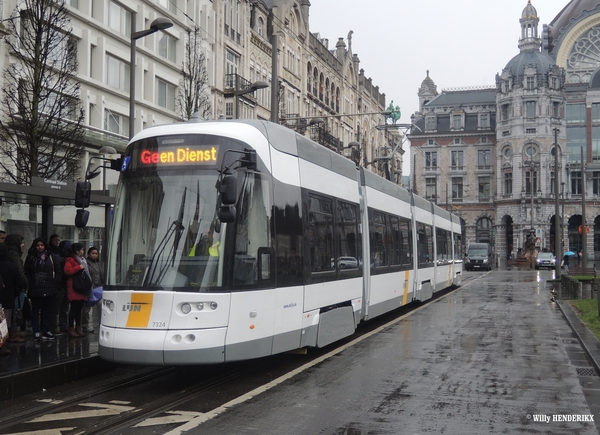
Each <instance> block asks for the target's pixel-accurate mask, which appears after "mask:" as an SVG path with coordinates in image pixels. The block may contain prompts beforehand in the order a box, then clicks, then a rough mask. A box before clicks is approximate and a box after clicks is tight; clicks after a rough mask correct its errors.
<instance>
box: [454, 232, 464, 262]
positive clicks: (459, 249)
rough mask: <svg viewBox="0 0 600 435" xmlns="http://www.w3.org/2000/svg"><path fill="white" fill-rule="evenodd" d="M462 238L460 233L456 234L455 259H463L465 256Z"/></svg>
mask: <svg viewBox="0 0 600 435" xmlns="http://www.w3.org/2000/svg"><path fill="white" fill-rule="evenodd" d="M462 252H463V247H462V238H461V236H460V234H454V260H462V258H463V253H462Z"/></svg>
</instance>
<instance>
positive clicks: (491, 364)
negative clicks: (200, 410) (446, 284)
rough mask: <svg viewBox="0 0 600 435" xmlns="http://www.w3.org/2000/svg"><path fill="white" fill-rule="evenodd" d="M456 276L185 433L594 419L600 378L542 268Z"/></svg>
mask: <svg viewBox="0 0 600 435" xmlns="http://www.w3.org/2000/svg"><path fill="white" fill-rule="evenodd" d="M466 275H467V276H468V277H470V278H472V279H468V280H465V283H464V285H463V286H462V287H461V288H460V289H459V290H457V291H456V292H453V293H451V294H449V295H447V296H445V297H443V298H442V299H440V300H438V301H436V302H435V303H433V304H430V305H428V306H425V307H421V308H420V309H418V310H416V311H414V312H413V313H412V314H410V315H409V316H408V317H405V318H403V319H402V320H400V321H398V322H396V323H394V324H392V325H390V326H388V327H386V328H384V329H383V330H382V331H380V332H379V333H377V334H374V335H372V336H370V337H368V338H366V339H363V340H361V341H360V342H358V343H357V344H355V345H353V346H350V347H348V348H347V349H345V350H344V351H342V352H340V353H338V354H336V355H334V356H332V357H331V358H328V359H326V360H324V361H323V362H321V363H320V364H318V365H316V366H314V367H312V368H310V369H308V370H306V371H303V372H301V373H300V374H298V375H296V376H294V377H293V378H291V379H289V380H287V381H285V382H283V383H281V384H279V385H277V386H275V387H273V388H272V389H270V390H268V391H266V392H265V393H262V394H259V395H257V396H256V397H254V398H252V399H250V400H248V401H246V402H244V403H242V404H239V405H236V406H233V407H232V408H231V409H229V410H228V411H226V412H224V413H222V414H220V415H218V416H216V417H215V418H213V419H211V420H209V421H207V422H205V423H204V424H202V425H200V426H199V427H197V428H195V429H194V430H192V431H190V432H187V433H196V434H231V433H236V434H286V435H290V434H302V435H304V434H311V435H312V434H348V435H350V434H352V435H367V434H369V435H374V434H394V435H396V434H442V433H443V434H461V435H463V434H518V433H528V434H542V433H543V434H569V435H572V434H597V433H598V431H597V429H596V424H597V423H594V422H573V421H560V420H565V419H572V418H580V419H589V418H590V417H589V415H592V416H593V418H594V419H595V420H599V419H600V416H599V415H598V412H599V411H600V408H598V407H596V406H591V407H590V406H589V405H588V402H590V403H592V404H593V403H594V400H595V398H596V397H597V396H600V390H598V389H597V388H600V387H599V386H598V380H597V379H596V378H582V377H578V372H577V368H578V367H580V366H586V367H589V366H590V364H589V363H588V362H587V361H586V359H585V358H586V357H585V355H584V354H583V352H582V351H581V348H580V347H579V346H578V345H577V341H576V340H574V339H573V335H572V333H571V330H570V328H569V326H568V324H567V323H566V321H565V319H564V317H563V316H562V314H561V312H560V310H559V309H558V308H557V307H556V305H555V304H554V303H552V302H551V301H550V295H549V291H548V289H547V288H546V283H545V280H546V279H550V278H552V271H541V272H538V271H534V270H516V269H515V270H508V271H507V270H494V271H492V272H489V273H482V272H479V273H478V272H472V273H466ZM586 397H587V400H586ZM598 403H600V401H598ZM590 409H592V410H590ZM594 412H595V414H594ZM571 416H575V417H571ZM577 416H579V417H577ZM586 416H587V417H586ZM541 418H549V419H550V422H548V423H546V422H541V421H536V420H538V419H541Z"/></svg>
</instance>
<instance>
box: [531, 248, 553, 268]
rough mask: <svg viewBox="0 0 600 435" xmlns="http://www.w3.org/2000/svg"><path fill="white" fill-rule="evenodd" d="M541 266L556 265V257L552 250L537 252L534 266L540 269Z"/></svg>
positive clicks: (551, 266) (550, 266)
mask: <svg viewBox="0 0 600 435" xmlns="http://www.w3.org/2000/svg"><path fill="white" fill-rule="evenodd" d="M542 267H547V268H548V269H554V268H555V267H556V257H555V256H554V254H553V253H552V252H539V253H538V255H537V256H536V257H535V268H536V270H540V269H541V268H542Z"/></svg>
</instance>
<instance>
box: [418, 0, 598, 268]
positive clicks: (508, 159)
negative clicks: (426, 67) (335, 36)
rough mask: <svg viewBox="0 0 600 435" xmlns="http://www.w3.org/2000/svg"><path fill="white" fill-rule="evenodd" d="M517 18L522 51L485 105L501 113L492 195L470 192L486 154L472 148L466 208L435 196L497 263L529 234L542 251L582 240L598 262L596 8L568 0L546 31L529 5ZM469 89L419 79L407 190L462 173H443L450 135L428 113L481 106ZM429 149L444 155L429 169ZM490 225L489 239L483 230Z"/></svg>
mask: <svg viewBox="0 0 600 435" xmlns="http://www.w3.org/2000/svg"><path fill="white" fill-rule="evenodd" d="M519 22H520V24H521V35H520V38H519V51H520V52H519V53H518V54H517V55H516V56H515V57H514V58H513V59H511V60H510V61H509V62H508V64H507V65H506V67H505V68H504V69H503V70H502V71H501V72H500V73H499V74H497V76H496V83H495V87H494V89H495V92H494V95H492V96H491V98H489V99H488V101H487V105H488V106H489V105H493V106H494V109H493V110H492V111H491V112H490V113H492V112H493V114H494V115H493V116H494V117H495V125H494V126H493V127H492V129H493V131H492V135H493V137H491V138H490V140H491V142H492V143H493V145H492V146H491V148H490V149H491V151H492V156H491V157H492V170H491V176H492V179H493V181H492V183H491V191H492V200H491V201H490V203H488V204H482V203H481V198H478V197H477V195H476V194H473V192H477V193H478V192H480V191H481V188H482V186H481V185H478V186H474V185H473V184H472V183H474V182H475V181H474V180H475V178H477V177H479V174H480V173H481V168H480V166H481V163H482V161H481V159H479V158H478V159H477V160H475V153H477V155H479V156H481V155H482V153H481V150H483V149H484V148H477V150H476V149H475V148H469V147H468V146H467V147H466V148H465V157H464V158H465V159H466V162H467V163H466V164H467V165H468V166H467V169H466V171H465V173H464V174H462V176H463V179H464V180H468V182H467V183H466V184H467V185H468V190H466V191H465V190H463V195H464V196H463V205H462V206H460V207H458V206H457V205H456V204H455V201H454V199H455V198H454V197H451V196H450V195H444V194H441V195H440V194H439V193H436V196H437V202H438V204H439V205H441V206H442V207H446V208H448V209H453V210H454V211H455V212H456V213H458V214H459V215H460V216H461V218H462V219H463V220H464V223H465V228H466V230H465V231H466V241H467V244H468V242H472V241H477V242H480V241H488V240H489V241H491V242H492V243H493V244H494V250H495V252H496V254H497V255H498V257H499V258H501V259H503V258H508V257H509V256H510V255H513V256H514V255H517V254H518V252H519V250H521V249H523V247H524V246H525V244H526V241H527V239H529V238H533V240H534V241H535V244H536V245H537V246H538V248H539V249H545V250H550V251H554V250H555V240H557V241H558V242H559V243H560V241H561V240H562V247H563V250H572V251H575V252H577V251H579V250H581V249H582V248H583V244H584V237H585V244H586V245H587V247H586V253H587V256H588V258H594V257H595V256H598V254H599V253H600V217H599V216H600V208H599V206H600V73H599V68H600V61H599V60H598V59H599V57H598V54H599V53H598V52H599V51H600V50H598V49H597V48H596V47H598V46H600V44H599V43H600V37H599V36H598V35H600V33H599V32H598V30H600V5H598V4H597V2H593V1H590V0H572V1H571V2H569V3H568V4H567V6H566V7H565V8H564V9H563V10H562V11H561V13H560V14H559V15H558V16H557V17H555V18H554V20H553V21H552V23H551V24H550V25H544V26H543V30H540V28H539V22H540V20H539V17H538V15H537V11H536V9H535V8H534V6H533V5H532V4H531V2H530V1H529V2H528V3H527V5H526V6H525V8H524V9H523V12H522V14H521V17H520V19H519ZM471 93H472V90H466V89H465V90H461V91H442V93H441V94H438V93H437V88H436V85H435V83H434V82H433V81H432V80H431V79H430V78H429V73H428V75H427V77H426V79H425V80H424V81H423V84H422V85H421V87H420V89H419V91H418V98H419V101H420V108H421V109H420V111H419V112H417V113H415V115H414V116H413V120H414V121H415V122H416V125H417V126H418V127H420V128H421V129H422V131H419V130H417V129H413V131H412V133H411V135H410V139H411V167H412V171H411V172H412V174H413V176H412V180H411V188H412V189H413V190H415V191H416V192H418V193H419V194H421V195H426V193H427V185H428V181H427V179H428V178H429V179H430V182H429V186H430V187H429V189H430V190H431V189H433V187H431V186H432V183H431V178H432V175H435V176H436V187H437V188H438V189H439V188H440V187H441V188H442V190H443V186H444V185H450V186H451V185H452V179H453V178H456V177H455V175H456V174H453V173H451V171H447V170H446V169H445V168H447V167H448V162H447V160H445V158H447V157H445V156H447V154H448V152H449V150H448V151H444V149H443V148H444V146H447V144H446V143H447V139H448V138H449V137H452V136H451V135H452V134H453V133H454V132H452V128H448V129H447V130H440V129H439V128H438V129H437V130H434V129H432V128H428V127H427V120H428V117H431V118H432V119H433V118H437V117H439V116H440V114H441V113H443V115H444V116H445V115H447V114H448V115H450V116H454V115H456V116H458V115H460V116H462V112H464V113H467V112H468V110H473V111H477V110H479V111H481V110H483V108H482V107H479V108H477V107H476V105H474V104H473V105H472V108H471V105H469V109H468V110H467V109H465V105H464V102H465V101H466V100H469V99H472V96H471ZM440 102H444V104H440ZM430 127H431V124H430ZM455 135H456V134H455ZM459 139H460V140H461V141H464V139H463V138H459ZM455 140H456V138H455ZM444 141H446V142H444ZM429 142H431V143H429ZM556 143H557V144H558V150H559V153H558V155H559V160H558V162H556V163H557V165H558V171H555V160H554V155H555V149H554V148H555V144H556ZM456 145H458V146H460V144H456ZM427 146H430V147H433V148H430V149H431V150H432V151H433V150H434V148H435V146H438V147H439V152H440V153H441V154H440V159H439V162H437V164H438V165H439V168H437V169H436V171H435V173H433V172H431V171H429V172H428V171H427V170H425V169H426V164H425V163H424V162H425V159H426V157H427V155H426V154H424V153H427V152H428V151H427ZM582 148H583V152H584V157H583V168H582V157H581V149H582ZM450 168H451V169H452V165H450ZM582 169H583V171H582ZM555 172H557V173H558V182H559V188H558V193H559V198H558V199H559V209H560V210H559V215H562V216H563V222H564V225H563V226H562V227H561V229H560V234H559V235H558V236H557V237H555V234H554V233H555V229H554V228H555V225H554V221H555V215H556V199H557V195H556V193H557V190H556V187H555V184H554V183H555V181H554V180H555ZM478 173H479V174H478ZM582 173H583V174H584V176H583V177H582ZM582 179H583V182H582ZM440 185H441V186H440ZM463 186H464V185H463ZM471 191H473V192H471ZM438 192H439V191H438ZM450 192H453V190H452V189H450ZM446 198H448V199H446ZM584 203H585V204H586V210H585V220H584V219H582V209H583V204H584ZM488 220H489V221H488ZM482 224H484V225H482ZM489 224H491V228H490V231H489V234H491V237H490V236H489V235H488V232H487V231H486V229H485V228H484V227H485V225H489ZM582 224H584V225H582ZM586 226H587V227H588V231H589V232H587V233H586V232H585V229H584V228H585V227H586ZM580 231H581V232H580ZM581 233H583V234H585V236H583V235H582V234H581Z"/></svg>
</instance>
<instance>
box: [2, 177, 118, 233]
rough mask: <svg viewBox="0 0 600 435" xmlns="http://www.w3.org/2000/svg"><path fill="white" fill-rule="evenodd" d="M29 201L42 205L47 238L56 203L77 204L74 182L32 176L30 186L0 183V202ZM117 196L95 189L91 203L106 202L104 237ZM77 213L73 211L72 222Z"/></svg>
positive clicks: (50, 231) (50, 229) (15, 202)
mask: <svg viewBox="0 0 600 435" xmlns="http://www.w3.org/2000/svg"><path fill="white" fill-rule="evenodd" d="M2 202H6V203H12V204H28V205H34V206H42V234H41V237H42V238H43V239H44V240H48V237H50V235H51V234H52V230H53V227H54V207H55V206H66V205H71V206H75V183H73V182H68V181H56V180H48V179H42V178H37V177H33V179H32V181H31V185H30V186H26V185H22V184H12V183H0V204H2ZM114 203H115V198H114V196H109V194H108V190H107V191H101V190H100V191H92V192H91V196H90V204H93V205H99V206H104V226H105V229H106V231H105V232H104V234H105V237H106V238H107V237H108V228H109V222H110V212H111V206H112V205H113V204H114ZM74 221H75V213H73V222H74Z"/></svg>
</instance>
